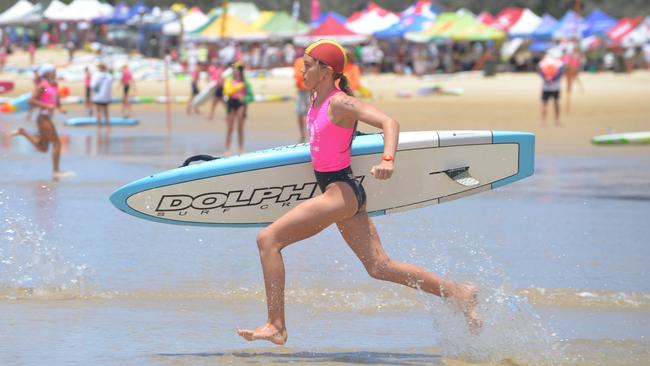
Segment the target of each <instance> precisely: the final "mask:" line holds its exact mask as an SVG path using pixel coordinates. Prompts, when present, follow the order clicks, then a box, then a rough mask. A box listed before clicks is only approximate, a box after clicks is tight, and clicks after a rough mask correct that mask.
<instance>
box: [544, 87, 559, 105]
mask: <svg viewBox="0 0 650 366" xmlns="http://www.w3.org/2000/svg"><path fill="white" fill-rule="evenodd" d="M551 98H553V99H555V100H559V99H560V91H559V90H558V91H546V90H545V91H543V92H542V100H543V101H545V102H546V101H547V100H549V99H551Z"/></svg>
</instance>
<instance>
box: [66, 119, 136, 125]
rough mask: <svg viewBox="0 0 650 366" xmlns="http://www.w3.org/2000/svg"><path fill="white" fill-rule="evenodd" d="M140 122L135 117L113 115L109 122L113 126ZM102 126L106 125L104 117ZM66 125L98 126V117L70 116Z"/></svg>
mask: <svg viewBox="0 0 650 366" xmlns="http://www.w3.org/2000/svg"><path fill="white" fill-rule="evenodd" d="M138 123H139V121H138V120H137V119H134V118H123V117H111V118H109V124H110V125H111V126H135V125H137V124H138ZM101 124H102V126H105V125H106V120H105V119H103V118H102V121H101ZM65 125H66V126H78V127H81V126H97V118H96V117H76V118H68V119H67V120H65Z"/></svg>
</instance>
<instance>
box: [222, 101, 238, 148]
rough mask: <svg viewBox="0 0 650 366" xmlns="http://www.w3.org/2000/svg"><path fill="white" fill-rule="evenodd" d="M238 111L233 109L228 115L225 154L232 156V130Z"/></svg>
mask: <svg viewBox="0 0 650 366" xmlns="http://www.w3.org/2000/svg"><path fill="white" fill-rule="evenodd" d="M236 112H237V111H231V112H228V115H226V150H225V151H224V152H223V155H224V156H230V155H231V154H232V152H231V151H230V145H231V143H232V132H233V129H234V125H235V114H236Z"/></svg>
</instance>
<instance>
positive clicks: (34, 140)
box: [8, 127, 47, 152]
mask: <svg viewBox="0 0 650 366" xmlns="http://www.w3.org/2000/svg"><path fill="white" fill-rule="evenodd" d="M18 135H21V136H24V137H25V138H26V139H27V140H29V142H30V143H31V144H32V145H34V147H35V148H36V149H37V150H38V151H40V152H45V151H47V145H45V150H43V148H42V146H43V143H42V142H41V140H43V139H42V137H41V135H32V134H31V133H29V132H27V130H25V129H24V128H22V127H20V128H18V129H16V130H13V131H11V132H9V134H8V136H9V137H14V136H18Z"/></svg>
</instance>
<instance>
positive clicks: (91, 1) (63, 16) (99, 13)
mask: <svg viewBox="0 0 650 366" xmlns="http://www.w3.org/2000/svg"><path fill="white" fill-rule="evenodd" d="M112 13H113V7H112V6H111V5H109V4H104V3H100V2H99V1H97V0H74V1H73V2H71V3H70V5H68V6H67V7H66V9H64V11H63V12H61V13H59V14H57V15H56V17H50V18H48V19H49V20H53V21H61V22H68V21H90V20H93V19H95V18H99V17H103V16H108V15H111V14H112Z"/></svg>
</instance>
